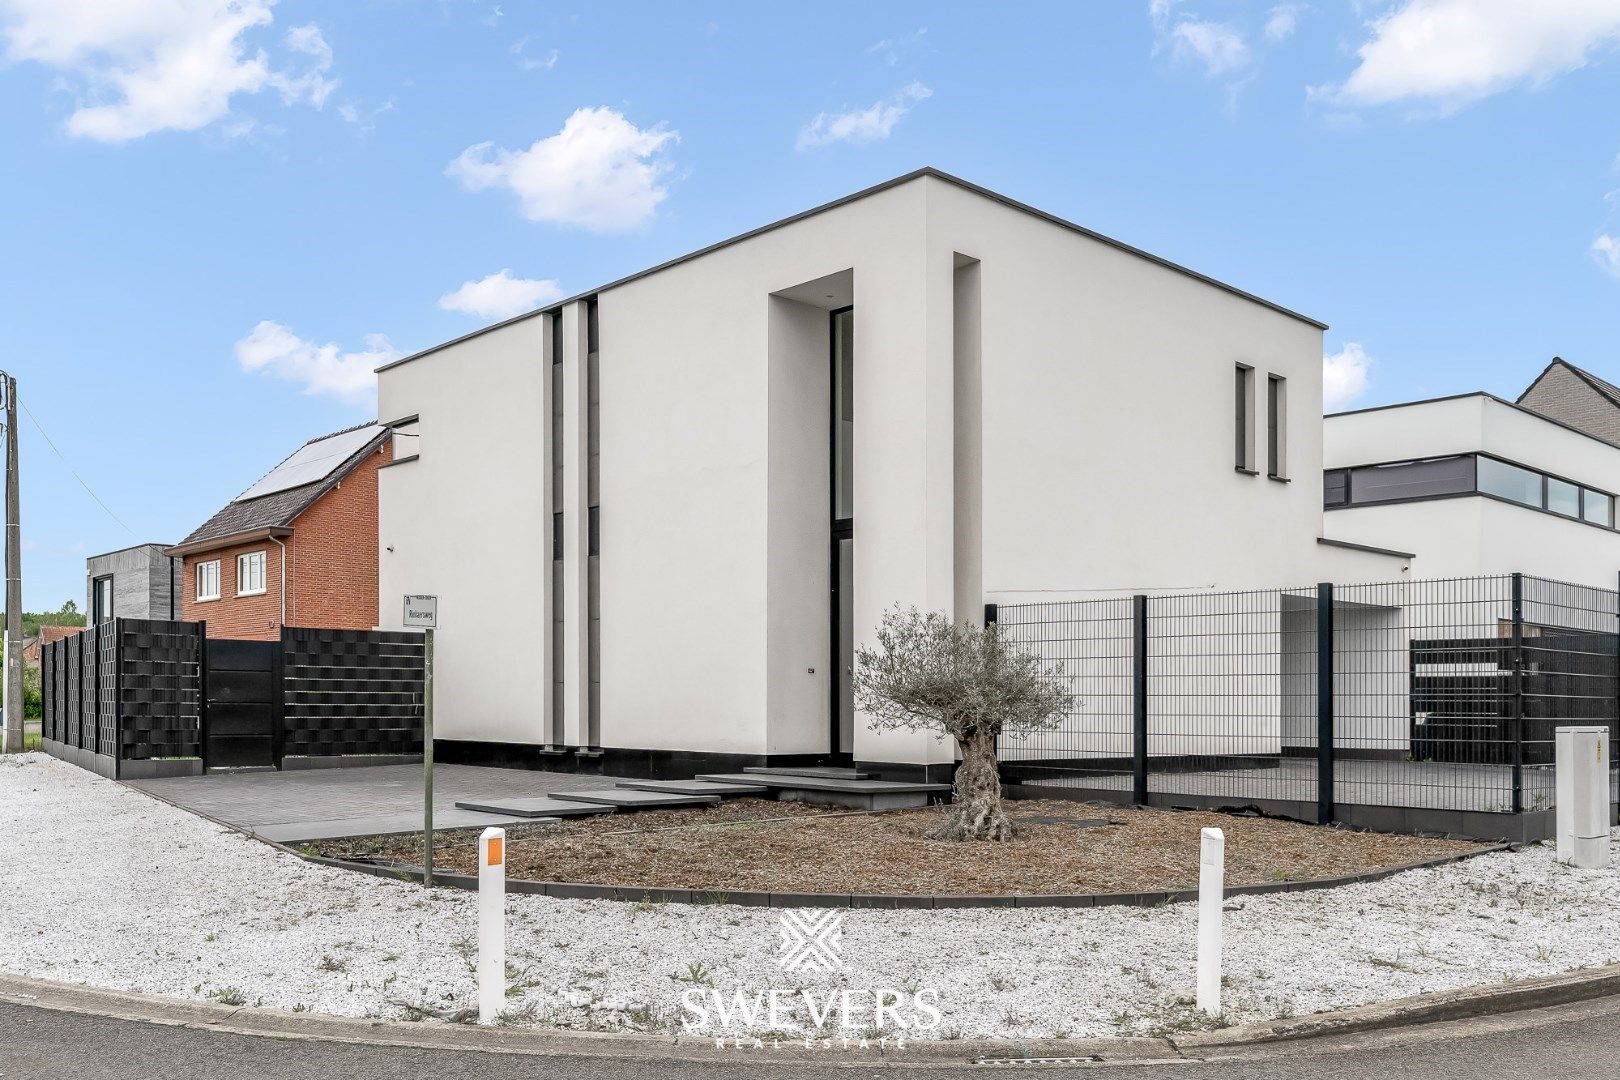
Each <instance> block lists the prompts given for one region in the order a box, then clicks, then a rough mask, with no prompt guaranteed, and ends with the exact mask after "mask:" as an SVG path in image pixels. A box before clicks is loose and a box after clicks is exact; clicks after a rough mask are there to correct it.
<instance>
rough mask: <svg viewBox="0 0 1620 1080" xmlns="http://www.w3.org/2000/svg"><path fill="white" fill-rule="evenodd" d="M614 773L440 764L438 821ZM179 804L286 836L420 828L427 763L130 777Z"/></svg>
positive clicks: (454, 823) (474, 824)
mask: <svg viewBox="0 0 1620 1080" xmlns="http://www.w3.org/2000/svg"><path fill="white" fill-rule="evenodd" d="M616 779H617V778H616V777H611V776H581V775H579V774H577V773H555V772H534V771H530V770H527V769H486V768H481V767H478V766H475V765H437V766H435V767H434V769H433V825H434V828H435V829H456V828H483V827H484V826H487V825H508V824H511V823H513V822H516V821H522V820H524V819H522V818H514V817H504V816H501V815H497V814H479V813H475V812H473V811H471V810H457V809H456V802H457V801H458V800H464V799H489V798H492V797H504V798H514V797H519V796H538V795H550V794H552V793H554V792H558V791H584V790H588V789H591V788H603V787H612V786H613V784H614V781H615V780H616ZM125 783H127V784H128V785H129V786H130V787H132V788H138V789H140V790H141V791H145V792H148V793H150V794H152V795H156V796H158V797H159V798H161V799H164V800H166V801H168V802H172V803H174V804H176V805H177V806H182V807H185V808H186V809H187V810H194V811H196V812H197V813H200V814H206V815H208V816H209V817H211V818H216V819H218V820H220V821H224V822H228V823H230V824H232V825H236V826H240V827H241V828H244V829H251V830H252V831H253V832H255V833H258V834H259V835H260V836H263V837H265V838H266V839H269V840H276V841H279V842H281V843H284V844H285V843H295V842H299V841H304V840H326V839H331V838H335V837H343V836H375V835H383V834H387V833H406V832H415V831H417V830H418V829H420V828H421V827H422V766H420V765H374V766H362V767H360V768H353V769H299V770H293V771H290V772H276V771H268V770H267V771H254V772H214V773H207V774H205V775H203V776H167V777H162V778H160V779H155V780H128V781H125Z"/></svg>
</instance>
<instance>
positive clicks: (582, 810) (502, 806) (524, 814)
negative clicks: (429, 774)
mask: <svg viewBox="0 0 1620 1080" xmlns="http://www.w3.org/2000/svg"><path fill="white" fill-rule="evenodd" d="M456 807H457V809H460V810H476V811H477V812H478V813H480V814H500V815H502V816H503V817H515V818H546V817H550V818H556V817H578V816H580V815H582V814H611V813H612V812H613V807H611V806H603V805H601V804H599V803H588V802H564V801H563V800H562V799H559V798H553V797H551V796H549V795H540V796H535V797H531V798H515V799H500V798H496V799H485V800H473V799H468V800H466V801H464V802H458V803H456Z"/></svg>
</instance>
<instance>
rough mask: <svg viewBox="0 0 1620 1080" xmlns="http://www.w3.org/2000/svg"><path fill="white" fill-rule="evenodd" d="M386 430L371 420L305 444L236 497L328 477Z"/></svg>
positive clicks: (287, 488)
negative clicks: (349, 429) (357, 426)
mask: <svg viewBox="0 0 1620 1080" xmlns="http://www.w3.org/2000/svg"><path fill="white" fill-rule="evenodd" d="M382 430H383V429H382V427H381V425H378V424H367V425H366V426H365V427H362V428H355V429H354V430H353V431H344V432H340V433H338V434H336V435H329V436H327V437H326V438H324V439H317V440H315V441H314V442H312V443H309V444H307V445H305V446H302V447H300V448H299V449H298V450H297V452H296V453H294V454H293V456H292V457H290V458H288V459H287V460H286V461H283V462H282V463H281V464H280V465H277V466H276V467H275V468H274V469H271V470H270V471H269V472H268V473H266V474H265V476H264V478H263V479H262V480H260V481H259V482H258V483H256V484H254V485H253V486H252V487H250V488H248V489H247V490H246V491H244V492H242V494H240V495H238V496H237V497H236V498H235V499H234V500H233V501H235V502H245V501H247V500H248V499H257V498H259V497H260V496H261V495H273V494H275V493H276V492H278V491H290V490H291V489H293V488H296V487H303V486H304V485H305V484H313V483H316V482H317V481H320V480H325V479H326V478H327V477H328V476H331V475H332V473H333V472H335V471H336V470H337V467H338V466H339V465H342V464H343V463H344V462H345V461H348V460H349V459H350V458H351V457H353V456H354V455H355V454H356V453H358V452H359V450H360V448H361V447H363V446H365V445H366V443H368V442H370V441H371V440H372V439H375V438H376V437H377V436H378V435H380V434H382Z"/></svg>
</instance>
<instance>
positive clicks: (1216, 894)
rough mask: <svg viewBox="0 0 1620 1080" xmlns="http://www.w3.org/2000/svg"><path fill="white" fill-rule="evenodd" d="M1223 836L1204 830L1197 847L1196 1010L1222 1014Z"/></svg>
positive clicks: (1215, 831)
mask: <svg viewBox="0 0 1620 1080" xmlns="http://www.w3.org/2000/svg"><path fill="white" fill-rule="evenodd" d="M1225 878H1226V834H1225V833H1223V832H1221V830H1219V829H1205V830H1204V831H1203V833H1202V834H1201V838H1200V842H1199V847H1198V1007H1199V1008H1200V1009H1202V1010H1203V1011H1204V1012H1206V1013H1208V1014H1209V1015H1210V1016H1219V1015H1221V904H1222V903H1223V902H1224V900H1225V895H1224V894H1225V891H1226V889H1225Z"/></svg>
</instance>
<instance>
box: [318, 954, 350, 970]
mask: <svg viewBox="0 0 1620 1080" xmlns="http://www.w3.org/2000/svg"><path fill="white" fill-rule="evenodd" d="M315 966H316V967H318V968H320V969H321V970H322V971H348V970H349V962H348V961H347V960H339V959H338V958H337V957H335V956H323V957H321V962H320V963H319V964H316V965H315Z"/></svg>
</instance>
